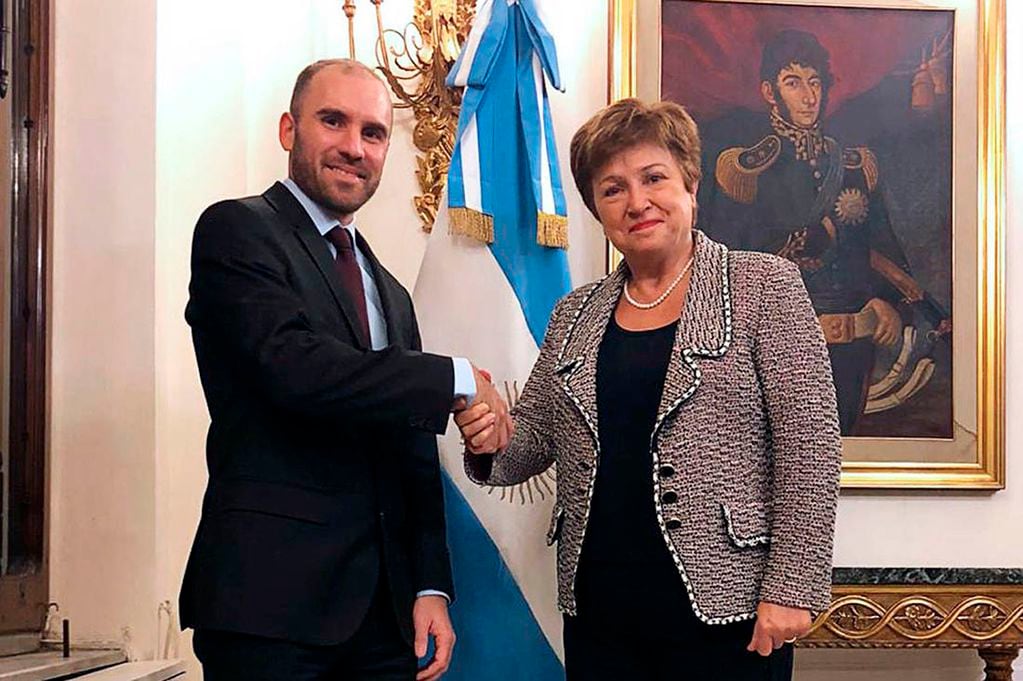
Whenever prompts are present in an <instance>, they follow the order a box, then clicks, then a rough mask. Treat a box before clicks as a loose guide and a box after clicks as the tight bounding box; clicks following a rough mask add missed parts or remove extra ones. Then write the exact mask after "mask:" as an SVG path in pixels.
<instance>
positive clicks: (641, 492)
mask: <svg viewBox="0 0 1023 681" xmlns="http://www.w3.org/2000/svg"><path fill="white" fill-rule="evenodd" d="M677 327H678V321H675V322H673V323H672V324H669V325H668V326H664V327H661V328H659V329H650V330H645V331H627V330H625V329H623V328H621V327H620V326H618V323H617V322H616V321H615V318H614V315H611V321H610V322H609V324H608V327H607V331H606V332H605V333H604V338H603V340H602V342H601V344H600V349H599V354H598V356H597V419H598V420H597V424H598V429H599V437H600V460H599V464H598V467H597V480H596V487H595V489H594V494H593V500H592V503H591V506H590V519H589V522H588V524H587V529H586V537H585V542H584V547H583V557H584V559H586V560H597V561H613V562H617V563H621V562H643V563H650V562H656V563H660V562H662V561H664V560H666V559H668V557H669V555H670V554H669V553H668V549H667V547H666V546H665V545H664V539H663V537H662V536H661V531H660V529H659V527H658V525H657V516H656V512H655V509H654V492H653V479H652V475H653V464H652V462H651V458H650V457H651V454H650V434H651V433H652V432H653V429H654V422H655V420H656V418H657V408H658V406H659V405H660V401H661V393H662V392H663V390H664V377H665V372H666V371H667V368H668V360H669V358H670V356H671V349H672V347H673V345H674V342H675V330H676V328H677Z"/></svg>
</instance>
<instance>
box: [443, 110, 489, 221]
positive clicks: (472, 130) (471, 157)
mask: <svg viewBox="0 0 1023 681" xmlns="http://www.w3.org/2000/svg"><path fill="white" fill-rule="evenodd" d="M477 132H478V131H477V129H476V116H473V117H472V118H470V119H469V122H468V123H466V124H465V132H463V133H462V143H461V145H459V149H460V150H461V153H462V193H463V194H464V197H465V207H466V208H472V209H473V210H475V211H478V212H481V213H482V212H483V196H482V193H483V189H482V187H481V184H480V183H481V182H482V180H483V173H482V172H481V170H480V142H479V136H478V134H477ZM444 205H447V204H444Z"/></svg>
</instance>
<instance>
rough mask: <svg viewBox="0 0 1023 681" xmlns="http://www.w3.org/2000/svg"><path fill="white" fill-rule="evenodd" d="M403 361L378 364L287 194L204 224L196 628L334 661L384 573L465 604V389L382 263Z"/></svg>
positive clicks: (187, 612)
mask: <svg viewBox="0 0 1023 681" xmlns="http://www.w3.org/2000/svg"><path fill="white" fill-rule="evenodd" d="M359 248H360V249H361V250H362V251H363V253H364V254H365V255H366V256H367V258H368V259H369V261H370V262H371V263H372V268H373V274H374V277H375V279H376V283H377V287H378V289H379V292H380V298H381V301H382V302H383V307H384V312H385V316H386V318H387V330H388V335H389V337H390V345H389V346H388V347H387V348H386V349H384V350H380V351H372V350H370V349H369V341H368V339H367V338H364V337H363V332H362V331H361V330H360V329H359V326H358V325H357V324H356V323H355V322H356V319H357V317H356V312H355V308H354V305H353V302H352V299H351V298H350V297H349V295H348V293H347V292H346V291H345V290H343V289H342V288H341V284H340V281H339V278H338V277H337V275H336V273H335V271H334V263H333V259H332V257H331V254H330V251H329V249H328V247H327V241H326V240H325V239H324V238H323V237H322V236H321V235H320V234H319V232H317V231H316V228H315V227H314V225H313V222H312V220H311V219H310V218H309V216H308V215H307V214H306V212H305V211H304V210H303V208H302V206H301V204H299V203H298V201H297V200H296V199H295V198H294V196H293V195H292V194H291V192H290V191H288V189H287V187H285V186H284V185H282V184H280V183H277V184H275V185H274V186H273V187H271V188H270V189H269V190H267V191H266V192H265V193H264V194H263V195H262V196H257V197H250V198H245V199H240V200H231V201H223V202H221V203H217V204H215V205H213V206H211V207H210V208H208V209H207V210H206V211H205V212H204V213H203V215H202V217H200V218H199V223H198V225H197V226H196V229H195V235H194V239H193V245H192V281H191V284H190V286H189V293H190V297H189V301H188V306H187V308H186V310H185V318H186V320H187V321H188V323H189V324H190V325H191V327H192V337H193V341H194V344H195V353H196V357H197V359H198V363H199V373H200V376H201V378H202V386H203V391H204V392H205V395H206V402H207V405H208V406H209V411H210V417H211V424H210V430H209V436H208V440H207V448H206V459H207V466H208V469H209V485H208V487H207V490H206V495H205V498H204V500H203V508H202V517H201V519H200V521H199V528H198V530H197V534H196V538H195V543H194V544H193V546H192V552H191V555H190V556H189V560H188V566H187V568H186V571H185V577H184V583H183V585H182V589H181V623H182V626H183V627H196V628H208V629H216V630H223V631H232V632H241V633H246V634H254V635H258V636H267V637H273V638H282V639H287V640H292V641H297V642H300V643H310V644H331V643H339V642H342V641H345V640H346V639H348V638H349V637H350V636H351V635H352V634H353V633H354V632H355V630H356V629H357V628H358V626H359V624H360V623H361V621H362V619H363V616H364V615H365V613H366V611H367V609H368V607H369V603H370V600H371V598H372V596H373V593H374V588H375V586H376V584H377V581H378V578H379V577H380V575H381V573H382V571H383V570H385V569H386V576H387V583H388V584H389V587H390V590H391V593H392V596H393V601H394V606H395V610H396V613H397V614H398V616H399V617H398V619H399V622H400V623H401V627H402V631H403V634H404V635H405V637H406V638H407V639H409V640H411V637H412V633H411V612H412V604H413V600H414V598H415V593H416V592H417V591H420V590H423V589H439V590H442V591H444V592H446V593H448V594H452V595H453V593H454V592H453V586H452V581H451V568H450V563H449V560H448V552H447V545H446V538H445V527H444V509H443V497H442V490H441V481H440V468H439V464H438V458H437V445H436V438H435V437H434V435H433V433H440V432H443V431H444V428H445V426H446V424H447V419H448V412H449V410H450V407H451V402H452V392H453V385H454V376H453V371H452V366H451V360H450V358H447V357H440V356H437V355H430V354H425V353H422V352H420V337H419V329H418V327H417V325H416V319H415V313H414V311H413V308H412V301H411V299H410V298H409V295H408V292H407V291H405V289H404V288H402V286H401V284H399V283H398V281H397V280H395V279H394V277H392V276H391V275H390V274H389V273H388V272H387V271H386V270H385V269H384V268H383V266H382V265H381V264H380V263H379V262H378V261H377V259H376V258H375V257H374V256H373V255H372V252H371V251H370V250H369V247H368V246H367V244H366V243H365V242H364V241H362V240H361V239H360V240H359Z"/></svg>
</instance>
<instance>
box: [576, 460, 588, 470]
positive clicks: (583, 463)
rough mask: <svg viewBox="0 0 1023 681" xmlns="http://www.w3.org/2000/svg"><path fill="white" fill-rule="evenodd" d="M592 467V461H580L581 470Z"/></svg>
mask: <svg viewBox="0 0 1023 681" xmlns="http://www.w3.org/2000/svg"><path fill="white" fill-rule="evenodd" d="M590 468H591V466H590V462H589V461H580V462H579V470H583V471H588V470H590Z"/></svg>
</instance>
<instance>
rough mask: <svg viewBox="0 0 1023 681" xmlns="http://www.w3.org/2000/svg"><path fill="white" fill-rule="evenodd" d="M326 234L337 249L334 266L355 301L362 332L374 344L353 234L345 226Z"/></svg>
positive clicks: (368, 341)
mask: <svg viewBox="0 0 1023 681" xmlns="http://www.w3.org/2000/svg"><path fill="white" fill-rule="evenodd" d="M326 236H327V240H328V241H329V242H330V243H332V244H334V248H335V249H337V257H336V258H335V259H334V267H335V268H336V269H337V274H338V276H339V277H340V278H341V284H342V285H343V286H344V287H345V290H346V291H348V294H349V295H350V296H351V297H352V302H353V303H355V310H356V311H357V312H358V314H359V324H360V325H361V326H362V332H363V333H364V334H366V342H367V343H369V344H371V345H372V342H373V339H372V338H371V337H370V335H369V314H368V313H367V312H366V290H365V289H364V288H363V287H362V270H361V269H359V261H358V259H357V258H356V257H355V249H354V248H353V247H352V235H351V234H349V233H348V230H347V229H345V228H344V227H335V228H334V229H332V230H330V231H329V232H327V234H326Z"/></svg>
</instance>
